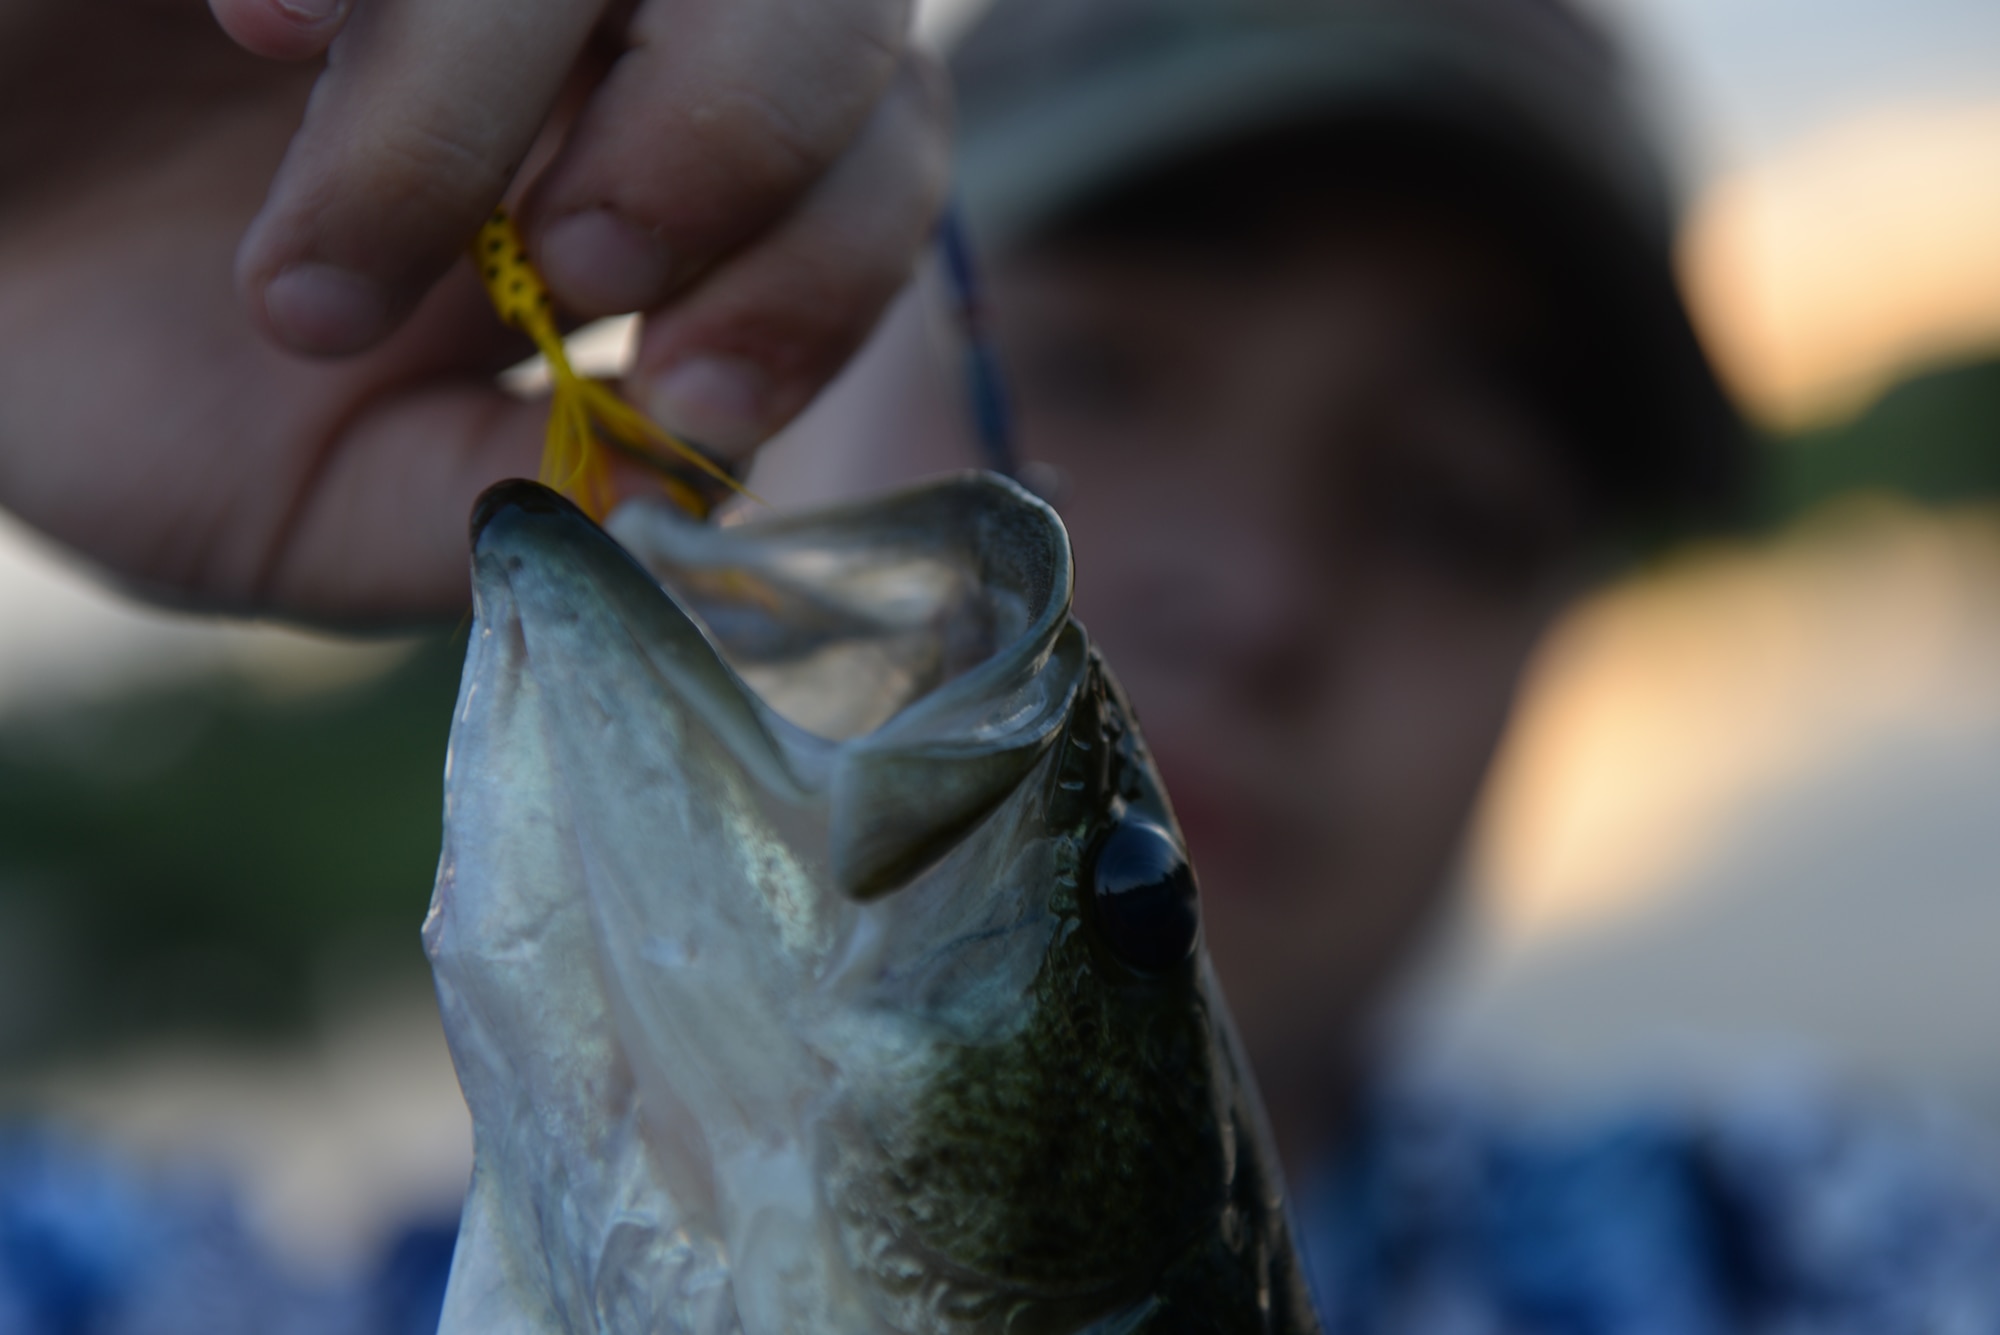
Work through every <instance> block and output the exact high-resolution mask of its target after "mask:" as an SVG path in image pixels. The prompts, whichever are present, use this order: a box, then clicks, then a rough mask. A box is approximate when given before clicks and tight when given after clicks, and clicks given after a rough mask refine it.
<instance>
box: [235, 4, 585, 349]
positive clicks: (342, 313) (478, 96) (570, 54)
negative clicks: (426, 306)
mask: <svg viewBox="0 0 2000 1335" xmlns="http://www.w3.org/2000/svg"><path fill="white" fill-rule="evenodd" d="M602 9H603V3H602V0H361V2H360V3H359V4H357V5H356V7H355V9H354V12H353V14H352V15H351V17H349V18H348V20H347V22H346V26H345V27H344V28H343V29H342V31H341V34H340V36H339V37H338V38H337V39H335V41H334V43H333V46H332V48H331V49H330V50H329V52H328V55H327V65H326V69H325V71H324V72H323V73H322V74H321V76H320V78H319V81H318V83H317V84H316V85H315V86H314V88H313V94H312V99H311V101H310V102H309V104H308V105H307V108H306V115H305V121H304V123H303V124H302V125H301V126H300V127H299V131H298V133H297V135H296V136H295V137H294V139H293V141H292V145H291V148H290V149H289V150H288V152H287V153H286V155H285V161H284V165H283V166H282V167H281V168H280V169H279V171H278V175H277V178H276V180H274V181H273V182H272V185H271V193H270V196H269V198H268V200H267V201H266V203H265V206H264V210H263V212H262V213H260V214H259V215H258V218H257V220H256V222H255V223H253V224H252V225H251V228H250V231H249V234H248V235H247V236H246V237H245V238H244V242H243V247H242V249H241V251H240V252H239V255H238V264H237V281H238V284H239V286H240V287H241V288H242V289H243V291H244V294H245V296H246V298H247V300H248V302H249V305H250V309H251V313H252V317H253V318H254V319H256V320H257V321H258V323H259V324H260V325H261V326H262V327H263V329H264V331H265V332H266V333H267V334H269V335H271V336H273V337H275V338H276V339H277V340H278V341H279V342H281V343H284V344H286V345H287V346H289V347H291V348H292V349H293V350H295V351H299V352H309V353H323V354H337V353H347V352H354V351H358V350H359V349H361V348H364V347H367V346H370V345H371V344H373V343H375V342H377V341H378V340H379V339H381V338H382V337H383V336H384V335H386V334H387V333H388V332H389V331H390V330H391V329H393V328H394V327H395V326H396V325H398V324H399V323H401V321H402V319H403V317H404V316H405V315H406V314H407V313H408V312H409V311H410V310H411V309H412V308H413V307H414V306H415V305H416V303H417V301H418V300H419V299H420V298H421V297H422V296H423V294H424V293H425V292H426V291H427V290H428V289H429V288H430V287H431V285H432V284H433V283H434V282H435V281H436V280H437V278H438V277H439V276H440V275H441V274H442V273H443V272H444V271H445V269H446V268H447V267H448V266H449V265H450V264H451V263H452V261H453V260H454V259H456V258H457V256H458V255H459V253H460V252H461V251H462V250H463V248H464V246H465V244H466V241H467V239H468V238H469V237H470V236H471V235H472V233H473V231H474V230H475V229H476V228H477V227H478V225H479V222H480V220H481V219H482V218H483V217H484V216H485V215H486V213H487V212H488V211H489V210H490V209H491V208H492V207H493V205H494V203H495V202H496V201H497V200H499V198H500V197H501V195H502V193H503V192H504V191H505V190H506V188H507V185H508V183H509V181H511V180H512V178H513V176H514V173H515V172H516V170H517V169H518V168H519V166H520V163H521V161H522V159H523V158H524V157H525V156H526V154H527V152H528V149H529V148H530V146H531V145H532V144H533V143H534V140H535V137H536V135H537V133H538V132H539V131H540V129H541V127H542V124H543V122H544V121H545V120H546V118H547V116H548V113H549V109H550V107H551V105H552V104H553V103H554V102H555V100H556V98H557V96H558V94H559V93H560V91H561V89H562V85H563V83H564V80H565V79H566V78H567V76H568V74H569V71H570V69H571V68H572V66H573V65H574V64H575V63H576V60H577V57H578V54H579V53H580V52H581V51H582V49H583V47H584V44H585V43H586V42H587V41H588V40H589V38H590V34H591V30H592V28H593V27H594V26H595V25H596V23H597V20H598V18H599V16H600V14H601V12H602Z"/></svg>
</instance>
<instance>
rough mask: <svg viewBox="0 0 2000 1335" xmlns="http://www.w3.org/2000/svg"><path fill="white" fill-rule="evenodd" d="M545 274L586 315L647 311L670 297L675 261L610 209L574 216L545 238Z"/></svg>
mask: <svg viewBox="0 0 2000 1335" xmlns="http://www.w3.org/2000/svg"><path fill="white" fill-rule="evenodd" d="M541 260H542V272H543V274H545V275H546V276H547V278H548V280H549V283H550V284H551V285H552V286H553V287H554V288H555V290H556V295H558V296H560V297H561V298H562V299H563V301H564V303H565V304H566V305H569V306H571V307H573V308H575V309H576V310H577V311H578V312H579V313H581V314H584V315H621V314H623V313H624V312H626V311H636V310H643V309H644V308H645V307H647V306H651V305H653V304H654V303H655V302H656V301H658V300H659V298H660V297H661V296H663V295H665V293H666V287H667V276H668V270H669V267H670V264H671V257H670V256H669V255H668V254H667V248H666V246H665V245H664V244H662V242H661V241H660V239H659V238H658V237H656V236H654V235H653V234H652V233H651V232H649V231H647V230H646V229H645V228H643V227H640V226H639V225H638V224H637V223H634V222H632V221H631V220H630V219H628V218H621V217H620V216H619V215H617V214H615V213H613V212H611V211H610V210H609V209H592V210H590V211H589V212H587V213H572V214H570V215H569V216H568V217H567V218H561V219H558V220H557V221H555V222H553V223H551V224H549V226H548V227H547V229H545V230H544V231H543V233H542V251H541Z"/></svg>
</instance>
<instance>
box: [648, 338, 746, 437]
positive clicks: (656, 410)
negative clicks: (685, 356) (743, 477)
mask: <svg viewBox="0 0 2000 1335" xmlns="http://www.w3.org/2000/svg"><path fill="white" fill-rule="evenodd" d="M775 389H776V385H775V383H774V382H773V381H772V379H771V376H770V374H769V373H768V372H766V371H765V370H764V368H763V367H761V366H758V365H757V364H756V363H754V362H746V361H742V360H740V359H738V358H735V357H694V358H690V359H689V360H687V361H684V362H682V363H680V364H679V365H678V366H675V367H673V368H671V369H670V370H668V371H666V372H665V373H664V374H662V375H660V376H658V377H656V378H655V379H654V381H653V384H652V388H651V391H650V392H649V393H648V394H647V396H646V407H647V409H648V411H650V412H651V413H652V415H653V418H654V420H655V421H657V422H659V424H660V425H661V426H664V427H665V428H667V430H669V431H672V432H674V433H675V434H676V435H681V436H686V437H687V438H688V439H689V440H691V441H695V442H697V443H699V444H702V445H706V446H708V447H709V448H711V449H714V450H717V451H719V452H720V453H722V454H725V455H731V456H739V455H742V454H746V453H748V452H749V451H750V450H752V449H754V448H755V447H756V446H758V445H761V444H762V443H763V441H764V437H765V436H766V435H768V434H769V431H768V430H767V428H766V425H765V424H766V422H767V420H768V419H769V415H770V409H771V396H772V393H773V391H774V390H775Z"/></svg>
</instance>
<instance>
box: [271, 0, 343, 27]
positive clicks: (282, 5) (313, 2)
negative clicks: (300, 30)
mask: <svg viewBox="0 0 2000 1335" xmlns="http://www.w3.org/2000/svg"><path fill="white" fill-rule="evenodd" d="M345 3H346V0H277V4H278V8H279V9H282V10H284V11H285V13H286V14H287V15H289V16H290V17H292V18H294V19H297V20H298V21H299V22H300V23H324V22H326V21H327V20H328V19H330V18H332V17H333V16H334V15H335V14H338V13H339V12H340V7H341V6H342V5H343V4H345Z"/></svg>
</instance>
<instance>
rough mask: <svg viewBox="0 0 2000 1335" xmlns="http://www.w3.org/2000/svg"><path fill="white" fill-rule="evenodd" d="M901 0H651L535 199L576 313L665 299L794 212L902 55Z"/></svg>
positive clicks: (554, 265)
mask: <svg viewBox="0 0 2000 1335" xmlns="http://www.w3.org/2000/svg"><path fill="white" fill-rule="evenodd" d="M909 14H910V0H645V3H642V4H641V5H640V6H639V7H638V9H637V11H636V12H635V13H634V15H633V17H632V19H631V23H630V26H629V29H628V42H629V44H630V47H629V49H628V50H627V51H626V52H625V54H624V55H622V56H621V57H619V59H618V61H617V62H616V63H615V64H614V65H613V66H612V68H611V70H610V73H609V74H608V75H607V76H606V77H605V80H604V82H603V84H602V85H601V86H600V87H599V88H598V89H597V91H596V92H595V93H594V94H593V95H592V97H591V99H590V102H589V104H588V105H587V106H586V107H585V108H584V110H583V113H582V115H581V116H580V117H579V118H578V121H577V123H576V125H575V126H574V127H573V128H572V130H571V132H570V134H569V136H568V138H567V141H566V142H565V145H564V147H563V151H562V152H561V154H560V155H559V156H558V157H557V158H556V161H555V162H554V163H553V164H552V165H551V166H550V168H549V170H548V171H547V172H546V173H545V174H544V175H543V177H542V179H541V180H540V181H539V182H538V183H537V184H536V187H535V190H534V193H533V196H532V198H531V200H530V205H529V209H528V224H529V230H530V233H531V235H533V236H535V237H536V239H537V242H538V244H537V252H538V257H539V258H540V260H541V261H542V266H543V271H544V272H545V273H546V274H547V276H548V279H549V282H550V284H551V285H552V286H553V287H554V288H555V290H556V294H557V295H558V296H559V297H561V298H562V299H563V300H564V302H565V304H566V305H568V306H569V307H570V308H571V309H573V310H575V311H577V312H578V313H580V314H584V315H610V314H616V313H620V312H623V311H633V310H648V309H652V308H655V307H657V306H659V305H661V304H663V303H664V302H665V301H666V300H667V299H668V298H669V297H671V296H673V295H674V294H675V293H677V292H679V291H682V290H684V289H685V288H686V287H688V286H689V285H690V284H691V283H692V282H693V281H695V280H696V279H697V278H698V277H699V276H701V275H702V274H704V273H705V272H707V271H708V270H709V269H710V268H711V267H712V266H713V265H714V264H715V263H716V262H717V261H718V260H720V259H722V258H724V257H725V256H727V255H728V254H730V253H731V252H733V251H735V250H738V249H740V248H742V247H743V246H745V245H746V244H748V243H750V242H751V241H753V240H754V239H755V238H757V237H758V236H760V235H761V234H763V233H764V232H766V231H767V230H768V229H769V228H770V227H771V226H772V225H773V224H775V223H776V222H777V221H778V219H780V218H781V217H783V216H785V215H786V214H788V213H790V212H791V211H792V210H793V209H794V208H796V207H797V206H798V204H799V203H800V201H802V200H803V199H804V198H805V197H806V196H807V195H808V194H809V193H810V191H811V190H812V188H813V187H814V185H816V184H817V183H818V181H819V180H820V178H821V177H823V176H824V175H825V174H826V173H827V171H828V170H829V169H830V168H831V167H832V165H833V164H834V163H835V162H836V161H837V160H839V159H840V158H841V157H842V156H843V155H844V154H845V153H846V152H847V151H848V150H849V148H850V147H851V146H852V144H853V143H854V141H855V140H856V138H857V136H858V135H859V134H860V132H861V130H862V127H863V126H864V125H866V124H867V123H868V121H869V119H870V118H871V116H873V114H874V112H875V110H876V108H877V106H878V105H879V104H880V103H881V102H882V100H883V97H884V94H885V93H886V92H887V90H888V89H889V87H890V85H891V83H892V82H893V80H894V79H895V76H896V72H897V70H898V68H899V67H900V65H901V63H902V50H903V46H904V43H905V39H906V36H907V31H908V26H909Z"/></svg>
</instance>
